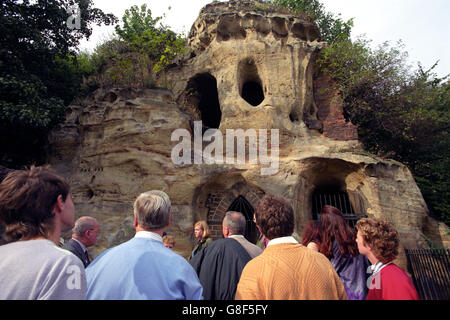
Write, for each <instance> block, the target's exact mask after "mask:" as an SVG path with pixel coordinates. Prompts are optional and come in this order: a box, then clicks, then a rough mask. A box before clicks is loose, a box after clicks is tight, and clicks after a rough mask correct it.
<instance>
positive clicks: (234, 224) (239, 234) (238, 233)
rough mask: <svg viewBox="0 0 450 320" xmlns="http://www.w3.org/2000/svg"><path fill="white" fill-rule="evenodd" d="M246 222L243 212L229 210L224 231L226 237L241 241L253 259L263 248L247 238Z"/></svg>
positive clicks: (223, 222)
mask: <svg viewBox="0 0 450 320" xmlns="http://www.w3.org/2000/svg"><path fill="white" fill-rule="evenodd" d="M245 223H246V222H245V217H244V215H243V214H242V213H240V212H236V211H228V212H227V213H226V214H225V217H224V218H223V221H222V233H223V236H224V237H225V238H231V239H234V240H236V241H237V242H239V244H240V245H241V246H242V247H243V248H244V249H245V251H247V253H248V254H249V255H250V257H251V258H252V259H253V258H254V257H256V256H258V255H260V254H261V253H262V249H261V248H260V247H258V246H257V245H254V244H253V243H251V242H250V241H248V240H247V239H245V237H244V232H245Z"/></svg>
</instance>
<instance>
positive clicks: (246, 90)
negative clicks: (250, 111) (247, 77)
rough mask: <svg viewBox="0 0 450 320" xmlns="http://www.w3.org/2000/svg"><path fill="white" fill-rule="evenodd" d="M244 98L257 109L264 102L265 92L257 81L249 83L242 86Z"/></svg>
mask: <svg viewBox="0 0 450 320" xmlns="http://www.w3.org/2000/svg"><path fill="white" fill-rule="evenodd" d="M242 98H243V99H244V100H245V101H247V102H248V103H250V104H251V105H252V106H254V107H256V106H259V105H260V104H261V102H263V101H264V92H263V89H262V87H261V85H260V84H259V83H258V82H255V81H247V82H245V83H244V85H243V86H242Z"/></svg>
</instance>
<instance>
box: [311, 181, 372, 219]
mask: <svg viewBox="0 0 450 320" xmlns="http://www.w3.org/2000/svg"><path fill="white" fill-rule="evenodd" d="M325 205H331V206H333V207H336V208H338V209H339V210H340V211H341V212H342V214H343V215H344V219H345V220H346V221H347V223H348V224H349V225H350V226H351V227H353V228H354V227H355V225H356V222H357V221H358V220H359V219H361V218H366V217H367V215H366V214H365V210H364V206H363V205H362V202H361V201H360V200H359V198H358V206H359V210H361V211H360V212H355V210H354V208H353V206H352V203H351V202H350V198H349V196H348V193H347V192H345V191H339V190H320V189H319V190H316V191H315V192H314V194H313V198H312V215H313V219H314V220H318V219H320V211H321V210H322V208H323V206H325Z"/></svg>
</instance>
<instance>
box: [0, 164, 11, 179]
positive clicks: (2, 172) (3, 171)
mask: <svg viewBox="0 0 450 320" xmlns="http://www.w3.org/2000/svg"><path fill="white" fill-rule="evenodd" d="M13 171H14V170H12V169H8V168H5V167H2V166H0V183H1V182H2V181H3V179H5V178H6V176H7V175H8V173H10V172H13Z"/></svg>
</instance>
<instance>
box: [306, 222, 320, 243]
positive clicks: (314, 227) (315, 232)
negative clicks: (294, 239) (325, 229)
mask: <svg viewBox="0 0 450 320" xmlns="http://www.w3.org/2000/svg"><path fill="white" fill-rule="evenodd" d="M321 230H322V228H321V225H320V221H317V220H311V221H310V222H309V223H308V224H307V225H306V228H305V231H303V238H302V244H303V245H304V246H307V245H308V244H309V243H310V242H314V243H315V244H317V245H319V244H320V242H321V241H320V232H321Z"/></svg>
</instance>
